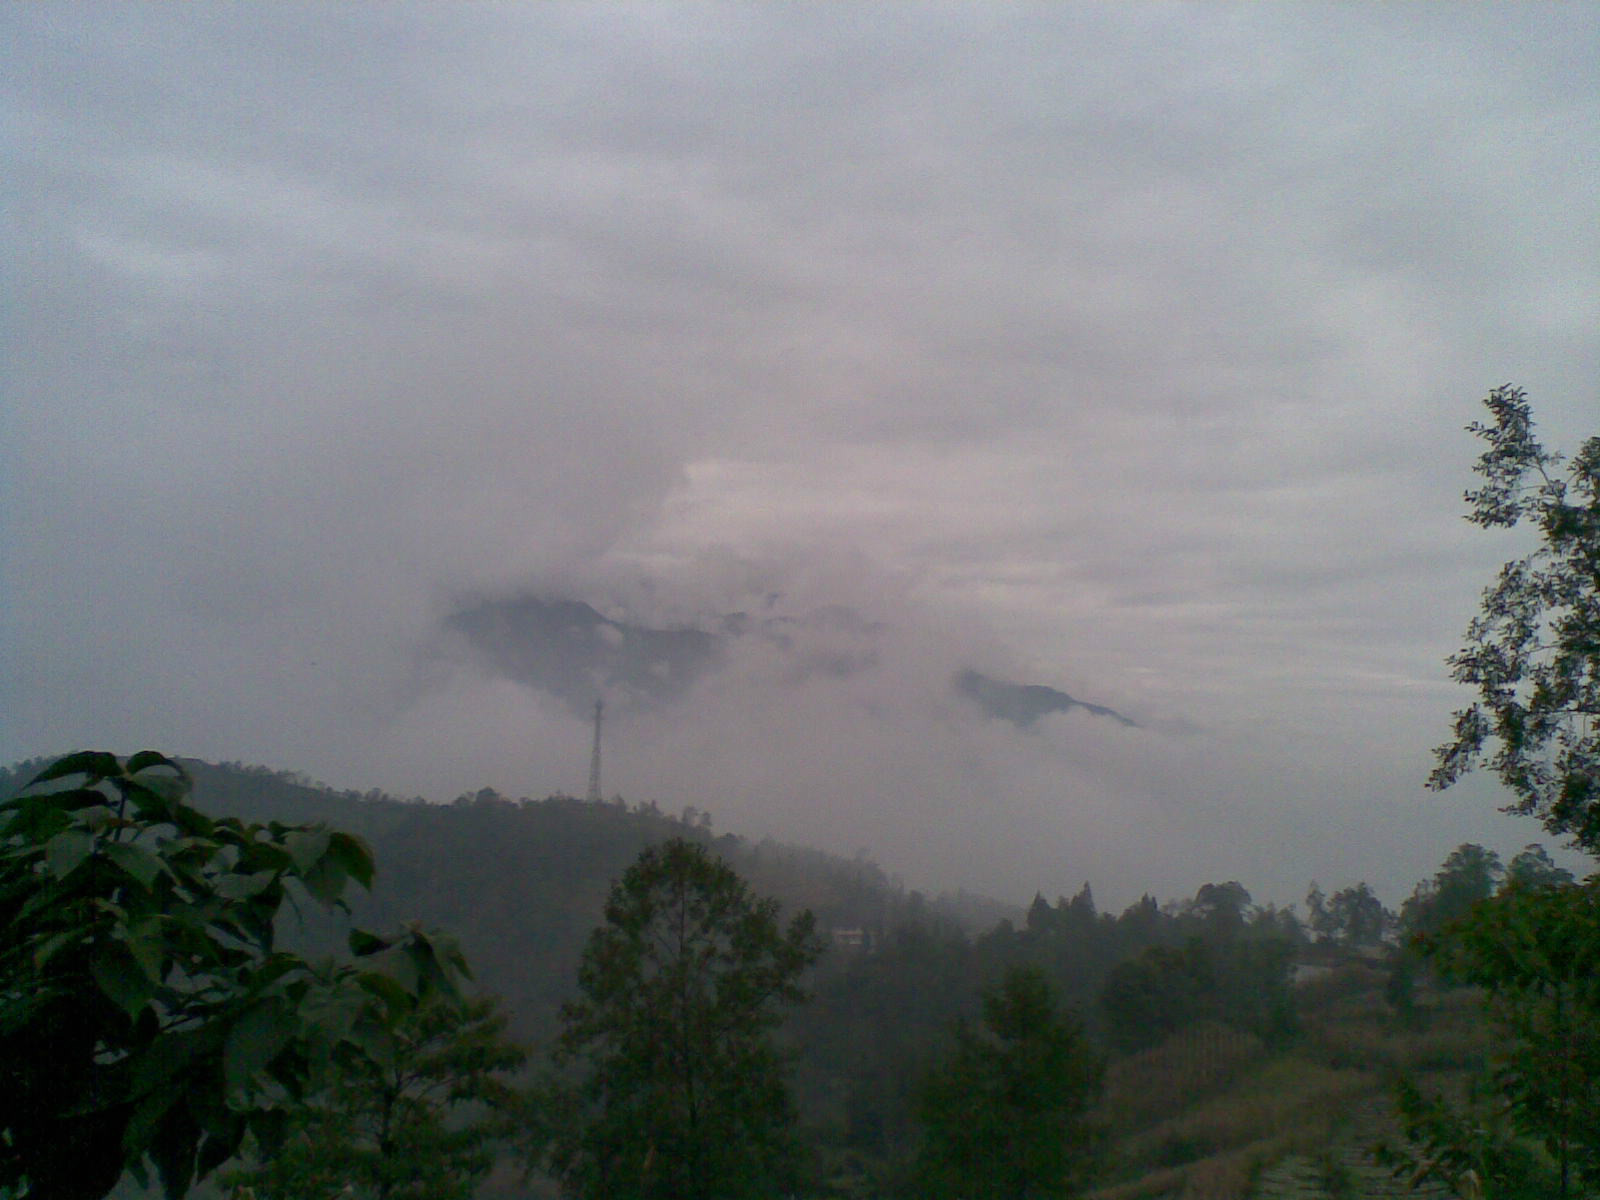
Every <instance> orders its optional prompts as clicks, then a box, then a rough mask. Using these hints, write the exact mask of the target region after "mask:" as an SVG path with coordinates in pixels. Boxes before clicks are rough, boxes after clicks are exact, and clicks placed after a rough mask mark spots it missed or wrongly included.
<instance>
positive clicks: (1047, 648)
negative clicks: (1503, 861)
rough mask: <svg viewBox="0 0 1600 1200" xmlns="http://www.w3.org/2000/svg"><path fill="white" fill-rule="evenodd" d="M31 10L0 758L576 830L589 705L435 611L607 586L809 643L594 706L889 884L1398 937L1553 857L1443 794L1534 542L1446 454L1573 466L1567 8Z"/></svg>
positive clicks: (703, 789)
mask: <svg viewBox="0 0 1600 1200" xmlns="http://www.w3.org/2000/svg"><path fill="white" fill-rule="evenodd" d="M0 25H3V26H4V28H5V30H6V32H7V34H8V35H9V36H8V44H9V45H11V46H12V47H13V54H12V56H11V58H12V66H13V69H12V70H11V71H9V72H8V73H7V78H6V80H5V81H4V82H3V83H0V114H3V118H4V119H3V124H0V147H3V153H4V155H5V160H6V165H7V170H6V172H5V177H6V180H7V183H6V185H5V186H6V202H7V211H8V214H10V215H12V218H13V219H12V220H11V221H10V222H8V228H7V231H6V233H5V234H4V235H0V246H3V252H4V254H5V257H6V263H7V267H8V278H9V279H11V280H13V281H14V286H13V288H12V289H11V294H12V296H13V298H14V304H13V306H12V307H13V312H12V314H11V320H10V321H8V322H7V325H6V330H5V335H4V336H5V339H6V341H5V345H4V347H3V349H4V360H5V362H6V364H7V367H6V371H5V373H4V378H3V381H0V388H3V389H4V403H3V404H0V412H3V413H4V416H3V417H0V421H3V422H4V424H3V429H0V434H3V439H0V440H3V443H4V446H5V457H4V463H5V465H4V467H3V486H4V489H5V494H4V510H5V517H4V527H3V530H0V539H3V541H0V548H3V561H4V570H5V575H6V583H7V592H8V604H7V606H6V608H5V611H4V612H3V613H0V637H3V639H4V642H5V658H6V670H5V674H4V681H3V685H0V686H3V691H0V710H3V711H4V712H6V714H7V720H6V721H5V723H4V727H3V729H0V751H4V752H5V753H7V754H9V755H12V756H20V755H23V754H31V753H40V752H45V751H48V750H51V749H55V748H58V747H62V746H65V745H73V744H104V745H111V746H116V747H118V748H123V749H129V748H133V747H134V746H136V745H139V744H153V745H157V746H160V747H162V748H165V749H170V750H173V751H175V752H179V753H187V754H197V755H203V756H212V757H226V758H246V759H257V760H262V761H268V762H272V763H275V764H281V765H285V766H292V767H298V768H303V769H307V770H310V771H313V772H315V773H319V774H321V775H323V776H325V777H327V778H329V779H331V780H333V781H335V782H339V783H341V784H342V783H349V784H352V785H356V786H361V787H366V786H371V785H373V784H378V785H382V786H388V787H392V788H396V789H398V790H403V791H407V792H410V791H415V790H425V791H430V792H432V793H434V794H440V795H443V794H449V793H453V791H456V790H462V789H465V788H468V787H478V786H482V785H483V784H485V783H491V784H493V785H495V786H497V787H500V788H502V790H507V791H512V792H516V793H521V792H538V791H542V790H550V789H553V788H557V787H565V788H568V789H569V790H572V789H576V788H577V787H578V785H579V784H581V782H582V772H583V767H584V765H585V763H586V752H587V741H586V736H585V731H584V728H583V724H582V719H581V714H580V713H579V712H577V711H576V709H577V708H578V707H580V706H579V705H578V703H577V701H576V699H575V696H576V689H577V688H578V685H571V690H572V691H573V694H572V695H567V696H565V697H564V698H563V696H562V695H560V694H556V695H552V694H550V692H549V691H548V689H547V690H545V691H540V690H539V689H537V688H529V687H527V686H524V684H525V683H526V682H527V680H526V679H524V681H523V683H518V682H516V680H515V679H508V678H507V677H506V674H505V672H504V671H501V670H497V669H495V668H494V667H493V666H492V664H491V663H490V662H488V661H486V660H485V659H484V658H483V657H482V656H481V654H479V653H478V652H477V651H475V650H474V649H473V647H472V644H471V641H470V639H466V635H465V633H464V631H463V630H462V629H460V628H459V624H460V618H461V614H462V612H463V608H462V598H463V597H467V596H471V597H479V598H484V597H500V598H504V597H510V596H536V597H545V598H549V597H555V596H565V597H584V598H586V599H587V600H588V601H589V602H590V603H592V604H593V605H594V607H595V610H596V611H597V612H598V613H601V614H603V615H606V614H608V615H610V616H615V617H617V618H618V619H619V620H623V621H624V622H625V624H627V625H630V626H636V627H637V628H638V629H640V630H658V631H659V630H671V629H699V630H702V631H703V632H714V630H713V629H712V626H711V625H710V624H708V622H713V621H715V620H718V619H721V618H722V617H724V616H725V615H727V614H731V613H736V612H745V613H747V614H748V615H749V616H750V619H751V620H752V621H754V622H758V623H759V622H764V621H770V620H776V619H777V618H778V617H779V616H781V617H782V618H783V619H784V620H788V621H792V622H795V623H796V624H795V629H794V630H793V631H791V635H792V640H791V643H790V644H789V645H788V646H787V647H785V646H784V645H783V644H782V643H781V640H780V639H778V638H777V637H776V635H775V634H774V636H754V635H751V636H744V637H734V636H731V635H728V636H726V637H725V640H724V641H721V642H718V643H717V645H718V646H719V647H720V649H719V650H718V651H717V654H718V655H719V657H718V658H717V665H716V669H715V670H714V671H712V670H702V671H699V672H698V673H696V672H695V671H693V670H688V671H687V672H686V675H687V678H686V679H685V680H684V682H683V686H682V690H681V692H674V693H673V695H674V696H676V697H677V699H675V700H674V702H673V703H671V704H669V705H665V706H657V707H656V708H654V709H650V708H648V707H640V708H639V709H638V711H637V712H634V713H630V714H627V715H625V716H622V717H619V720H618V722H617V723H616V725H615V728H614V729H613V730H611V731H609V732H610V733H611V734H614V736H615V738H616V741H617V744H616V747H615V753H614V754H608V764H610V765H609V766H608V769H611V770H614V772H615V779H614V781H613V782H614V783H615V784H616V785H617V786H620V787H623V788H624V789H625V790H627V791H628V792H629V793H630V794H633V795H638V796H656V797H658V798H662V799H665V800H670V801H672V802H674V803H694V804H696V805H697V806H699V807H702V808H710V809H711V810H712V811H713V812H715V813H717V814H718V815H719V818H720V819H721V820H722V821H723V823H724V825H726V826H730V827H745V826H748V827H750V828H752V830H753V831H755V832H765V831H771V832H776V833H780V834H786V835H789V836H804V837H808V838H811V839H813V840H816V841H818V842H820V843H822V844H825V845H829V846H832V847H836V848H844V849H847V850H853V849H854V848H855V847H856V846H859V845H866V846H869V847H870V848H871V849H873V850H874V851H875V852H876V853H878V854H879V855H880V856H881V857H882V858H883V859H884V860H885V861H886V863H887V864H888V865H889V866H890V867H891V868H892V869H896V870H900V871H903V872H905V873H907V874H908V875H909V876H912V877H913V882H918V883H936V884H943V883H948V884H951V885H962V884H965V885H968V886H982V887H988V888H990V889H991V890H995V891H999V892H1002V893H1004V894H1007V895H1011V894H1012V893H1020V894H1023V895H1024V896H1025V895H1026V894H1031V893H1032V891H1033V890H1034V888H1035V887H1042V888H1044V889H1045V890H1046V891H1050V890H1052V889H1060V890H1071V889H1075V887H1076V885H1077V883H1080V882H1081V881H1082V879H1083V878H1090V879H1092V880H1093V881H1094V883H1095V886H1096V890H1097V893H1098V894H1101V895H1103V896H1104V897H1105V898H1107V899H1110V900H1114V899H1115V898H1116V897H1117V896H1118V895H1119V892H1118V889H1119V888H1122V887H1126V888H1127V889H1128V890H1130V891H1132V892H1133V893H1135V894H1136V893H1137V892H1138V891H1140V890H1143V889H1145V888H1146V887H1149V888H1154V889H1156V890H1158V891H1162V892H1176V891H1179V890H1191V891H1192V890H1193V887H1194V886H1196V885H1197V884H1198V883H1199V882H1202V881H1203V880H1204V878H1207V877H1217V878H1235V877H1236V878H1241V879H1244V880H1246V882H1247V883H1249V884H1250V886H1252V887H1253V888H1254V889H1255V890H1256V891H1257V892H1258V893H1261V894H1266V895H1275V896H1277V897H1279V898H1286V897H1289V896H1292V895H1294V894H1297V891H1298V889H1299V888H1300V887H1301V886H1302V885H1303V883H1304V881H1305V880H1306V879H1308V878H1309V877H1311V876H1312V875H1315V876H1317V877H1318V878H1321V879H1323V881H1324V882H1325V883H1327V882H1329V881H1330V880H1333V879H1343V878H1344V876H1345V875H1349V876H1350V877H1352V878H1354V877H1357V876H1361V875H1365V876H1367V877H1370V878H1371V879H1372V880H1373V882H1374V883H1375V884H1378V885H1379V886H1380V890H1384V889H1387V890H1388V892H1389V893H1390V897H1389V898H1391V899H1392V898H1394V897H1393V895H1392V892H1393V890H1394V888H1396V887H1398V886H1400V885H1401V884H1408V883H1409V882H1410V881H1411V880H1413V879H1415V878H1417V877H1419V876H1420V875H1422V874H1425V873H1427V872H1428V871H1429V870H1431V869H1432V866H1433V865H1434V864H1435V863H1436V862H1437V861H1438V859H1439V858H1441V857H1442V856H1443V854H1444V852H1445V851H1447V850H1448V849H1449V848H1450V846H1451V845H1453V844H1454V843H1455V842H1456V841H1460V840H1465V839H1467V838H1473V839H1476V840H1493V839H1494V838H1500V839H1502V842H1503V844H1504V845H1506V846H1509V847H1512V848H1514V847H1515V846H1518V845H1520V844H1521V843H1522V842H1523V841H1526V840H1528V838H1529V837H1530V836H1531V835H1532V830H1531V829H1529V828H1523V827H1519V826H1518V825H1517V824H1515V823H1508V822H1504V821H1502V820H1501V819H1500V818H1498V817H1496V816H1495V815H1494V814H1493V812H1492V810H1493V806H1494V803H1495V797H1494V793H1493V791H1492V790H1491V789H1488V788H1478V789H1476V790H1472V789H1469V790H1468V791H1466V792H1465V793H1464V794H1463V796H1462V798H1460V799H1446V800H1441V801H1437V802H1422V801H1420V799H1419V797H1418V786H1419V782H1420V780H1421V778H1422V777H1423V775H1424V774H1425V771H1426V765H1427V750H1428V747H1429V746H1431V745H1432V744H1433V743H1434V742H1435V741H1437V740H1438V739H1439V738H1440V737H1442V735H1443V731H1444V729H1445V722H1446V720H1447V716H1448V713H1449V711H1450V709H1451V708H1452V707H1454V706H1455V705H1456V704H1457V703H1459V701H1460V697H1459V695H1458V694H1457V693H1456V692H1455V691H1454V690H1453V689H1452V688H1451V687H1450V686H1448V685H1447V684H1446V683H1445V682H1444V681H1443V671H1442V667H1441V665H1440V664H1441V660H1442V659H1443V657H1444V656H1445V655H1446V654H1447V653H1449V651H1450V650H1451V649H1452V648H1453V646H1454V644H1455V641H1456V639H1457V637H1458V636H1459V631H1460V629H1461V628H1462V627H1463V626H1464V624H1465V622H1466V619H1467V617H1468V616H1469V615H1470V612H1471V609H1472V607H1473V605H1474V602H1475V596H1476V593H1477V589H1478V588H1479V587H1480V586H1481V585H1482V583H1483V582H1484V581H1486V580H1487V578H1488V577H1489V575H1490V573H1491V572H1492V570H1493V568H1494V566H1495V565H1496V563H1497V562H1498V561H1499V560H1500V559H1502V558H1504V557H1507V556H1509V555H1510V554H1512V553H1515V552H1516V550H1517V548H1518V546H1519V545H1520V543H1518V542H1517V540H1516V539H1515V538H1507V539H1496V538H1492V537H1486V536H1484V535H1482V534H1479V533H1476V532H1474V531H1473V530H1471V529H1470V528H1468V527H1466V526H1465V525H1464V524H1463V523H1462V522H1461V521H1460V520H1459V516H1458V514H1459V502H1458V497H1459V493H1460V491H1461V489H1462V488H1463V487H1464V486H1465V485H1466V482H1467V472H1466V467H1467V464H1468V463H1469V462H1470V460H1471V458H1472V456H1473V455H1474V454H1475V452H1476V451H1475V447H1474V445H1473V443H1472V441H1471V439H1470V438H1467V437H1466V436H1464V435H1462V434H1461V433H1460V432H1459V430H1460V427H1461V426H1462V425H1463V424H1465V423H1466V421H1468V420H1470V419H1472V417H1473V416H1475V415H1476V414H1475V412H1474V411H1473V403H1474V400H1475V398H1476V397H1477V396H1480V395H1482V394H1483V393H1484V392H1485V391H1487V389H1488V388H1489V387H1491V386H1493V385H1494V384H1497V383H1499V382H1502V381H1504V380H1508V379H1509V380H1514V381H1516V382H1518V383H1520V384H1522V385H1524V386H1526V387H1527V388H1528V389H1529V390H1530V393H1531V395H1532V396H1533V398H1534V401H1535V405H1536V412H1537V413H1538V415H1539V417H1540V420H1541V427H1542V429H1544V430H1545V432H1546V433H1547V434H1548V435H1549V438H1550V440H1551V441H1552V442H1554V443H1556V444H1558V445H1561V444H1565V445H1572V444H1574V443H1575V442H1576V441H1577V440H1578V439H1579V438H1580V437H1582V436H1586V435H1588V434H1590V433H1592V432H1594V430H1593V428H1592V426H1593V413H1594V411H1595V406H1594V400H1595V384H1594V381H1595V379H1596V378H1597V377H1600V336H1597V335H1596V330H1597V329H1600V268H1597V266H1596V264H1600V228H1597V226H1596V223H1595V222H1594V220H1593V215H1594V213H1595V211H1596V210H1597V207H1600V205H1597V200H1600V196H1597V184H1596V181H1595V177H1594V174H1593V172H1592V170H1591V167H1590V164H1592V162H1593V160H1594V155H1595V149H1596V142H1597V140H1600V111H1597V110H1600V102H1597V100H1596V97H1597V96H1600V78H1597V68H1596V66H1595V64H1596V63H1597V62H1600V53H1596V52H1595V51H1596V50H1597V49H1600V17H1597V16H1596V14H1595V13H1594V12H1593V11H1592V10H1589V9H1586V8H1582V7H1577V6H1507V7H1504V8H1486V7H1482V6H1471V7H1463V6H1456V5H1443V4H1441V5H1407V6H1404V7H1401V8H1376V7H1348V6H1322V5H1304V4H1290V5H1279V6H1273V7H1271V8H1248V9H1247V8H1239V9H1223V10H1219V9H1214V8H1208V7H1161V8H1144V7H1127V8H1095V7H1088V6H1084V7H1060V6H1031V5H987V6H950V7H944V6H917V7H907V6H900V5H883V6H852V7H850V8H849V9H848V10H845V9H838V8H833V7H828V6H814V7H813V6H762V5H705V6H701V5H668V6H661V5H629V6H625V7H620V6H619V7H611V6H603V7H602V6H594V7H588V6H560V5H546V6H529V7H523V8H518V7H487V6H485V7H477V6H448V7H435V6H422V5H418V6H386V7H382V8H377V7H362V8H330V7H326V6H322V7H311V6H307V7H302V6H295V5H273V6H265V5H262V6H253V7H228V8H216V9H200V8H194V7H189V6H133V5H118V6H112V5H67V4H38V5H19V6H11V7H10V8H8V9H7V10H5V12H4V13H3V14H0ZM774 594H776V595H780V596H782V597H783V611H782V613H781V614H774V613H770V612H767V611H766V610H765V609H764V608H763V605H765V604H766V603H767V600H766V598H767V597H769V596H772V595H774ZM828 612H832V613H835V614H841V613H846V612H849V613H854V614H856V615H857V616H858V617H859V618H860V620H861V621H862V622H864V623H865V624H864V627H863V628H851V627H847V625H848V623H844V624H836V625H835V626H832V627H830V626H828V625H827V623H826V621H819V620H818V619H817V617H816V615H817V614H822V613H828ZM452 614H454V615H455V620H456V625H457V628H455V629H454V630H452V627H451V622H452ZM807 622H810V623H809V624H808V623H807ZM616 628H619V629H623V626H616ZM761 628H764V629H768V630H769V631H770V630H775V629H777V627H776V626H766V625H763V626H761ZM724 632H725V631H724ZM624 634H626V630H624ZM597 636H598V635H597ZM464 639H465V640H464ZM480 640H481V639H480ZM624 641H626V636H625V637H624ZM683 644H684V645H687V644H689V643H687V642H685V643H683ZM631 661H632V660H629V659H627V658H626V656H623V657H621V658H617V659H614V660H613V661H612V669H614V670H615V671H618V672H620V674H621V676H626V677H629V678H632V677H633V674H634V668H633V667H632V666H628V665H626V664H627V663H629V662H631ZM641 661H642V660H641ZM592 665H593V664H592V663H591V666H592ZM968 668H970V669H974V670H977V671H979V672H980V673H982V674H983V675H985V676H987V677H990V678H992V679H996V680H1015V681H1019V682H1026V683H1033V682H1037V683H1039V684H1047V685H1049V686H1050V687H1051V688H1054V689H1057V690H1059V691H1060V692H1061V693H1062V694H1065V695H1071V696H1074V697H1087V698H1090V699H1091V700H1092V701H1094V702H1095V703H1103V704H1104V705H1106V706H1109V707H1111V708H1113V709H1115V710H1116V711H1117V712H1119V713H1125V714H1127V715H1128V716H1130V717H1131V718H1133V719H1135V720H1137V721H1138V723H1139V725H1140V728H1139V729H1137V730H1133V729H1126V728H1123V727H1121V726H1117V725H1115V723H1114V722H1109V721H1105V720H1096V719H1094V718H1093V717H1092V715H1091V714H1087V713H1084V712H1081V711H1068V712H1062V713H1055V714H1051V715H1047V716H1043V717H1041V718H1040V719H1039V720H1038V722H1037V725H1036V728H1035V730H1034V731H1033V733H1032V734H1023V733H1021V732H1020V731H1018V730H1015V729H1012V728H1010V727H1009V726H1006V725H1004V724H1003V723H992V724H991V725H985V724H984V723H982V722H975V721H973V720H971V715H972V714H971V713H970V711H969V706H966V705H965V702H963V701H962V700H961V699H960V698H959V697H958V696H954V695H952V694H951V691H950V687H949V681H950V679H951V678H952V677H954V676H955V675H956V674H957V673H958V672H959V671H961V670H964V669H968ZM540 669H541V670H542V669H543V668H540ZM525 673H526V672H525ZM580 674H581V672H580ZM671 674H672V673H671V671H670V670H669V672H668V675H669V677H670V676H671ZM640 678H643V677H640ZM636 683H637V681H636ZM583 686H588V684H587V682H586V683H585V684H584V685H583ZM662 686H666V685H662ZM671 686H672V687H677V681H676V679H675V680H674V683H673V684H672V685H671ZM558 691H559V689H558ZM1216 830H1221V831H1222V833H1221V836H1218V835H1217V833H1216V832H1215V831H1216ZM1241 830H1248V831H1251V832H1250V833H1249V834H1248V835H1241V832H1240V831H1241ZM1152 839H1153V840H1154V842H1155V844H1151V841H1152Z"/></svg>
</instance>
